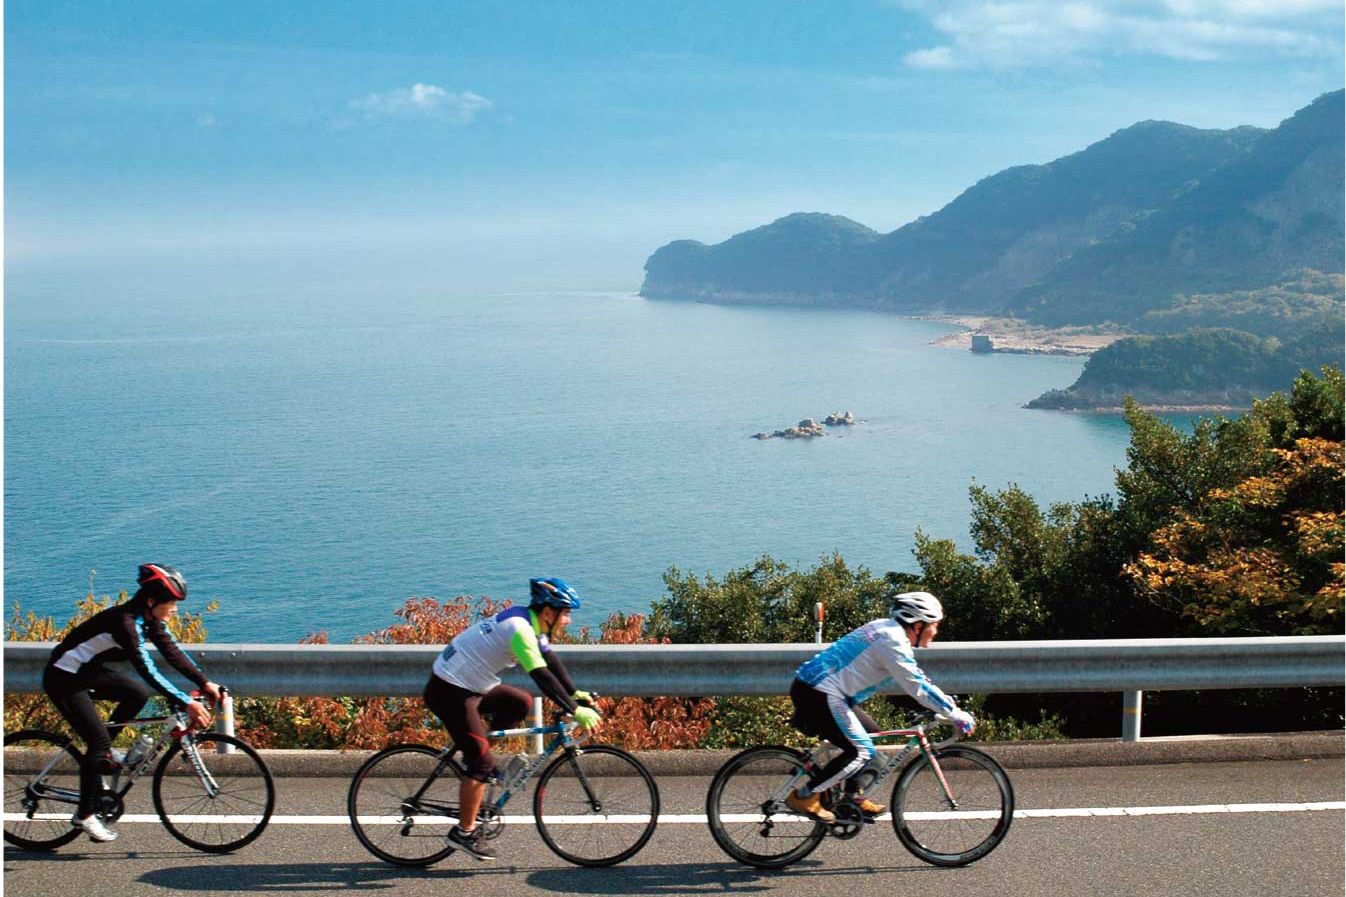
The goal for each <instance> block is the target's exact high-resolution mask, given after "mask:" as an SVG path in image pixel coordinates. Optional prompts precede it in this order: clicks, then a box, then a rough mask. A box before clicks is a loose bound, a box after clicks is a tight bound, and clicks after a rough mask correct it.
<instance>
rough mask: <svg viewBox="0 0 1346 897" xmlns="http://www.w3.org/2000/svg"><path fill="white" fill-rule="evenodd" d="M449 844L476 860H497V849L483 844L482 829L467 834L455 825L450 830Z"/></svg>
mask: <svg viewBox="0 0 1346 897" xmlns="http://www.w3.org/2000/svg"><path fill="white" fill-rule="evenodd" d="M449 843H450V844H452V845H453V846H454V847H456V848H458V849H459V850H461V851H463V852H464V853H466V854H470V855H471V856H472V857H473V858H474V859H478V860H493V859H495V849H494V848H492V847H491V846H489V845H487V844H484V843H482V840H481V830H480V829H473V830H472V831H470V832H465V831H463V830H462V829H460V828H459V827H458V826H456V825H455V826H454V827H453V828H452V829H450V830H449Z"/></svg>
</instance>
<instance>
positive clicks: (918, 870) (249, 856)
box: [4, 759, 1346, 897]
mask: <svg viewBox="0 0 1346 897" xmlns="http://www.w3.org/2000/svg"><path fill="white" fill-rule="evenodd" d="M1011 776H1012V778H1013V780H1014V785H1015V789H1016V792H1017V797H1018V807H1019V809H1020V810H1021V811H1023V810H1035V809H1036V810H1061V809H1064V808H1099V809H1110V808H1154V807H1163V808H1166V810H1165V811H1164V812H1162V813H1154V812H1150V813H1140V812H1139V811H1137V812H1136V814H1135V815H1091V816H1062V815H1059V814H1057V815H1050V814H1049V815H1045V816H1040V817H1033V816H1027V817H1024V816H1021V817H1019V818H1016V819H1015V821H1014V824H1013V826H1012V828H1011V830H1010V833H1009V836H1008V837H1007V838H1006V840H1005V841H1004V843H1003V844H1001V846H1000V847H999V848H998V849H997V850H996V851H995V852H994V853H992V854H991V855H990V856H989V857H987V858H986V859H984V860H981V861H980V862H978V863H975V864H973V865H971V866H968V867H965V868H962V869H939V868H935V867H933V866H928V865H925V864H924V863H922V862H920V861H919V860H917V859H916V858H915V857H913V856H911V855H910V854H908V853H907V852H906V851H905V850H904V849H903V848H902V846H901V845H900V844H899V843H898V841H897V839H896V838H895V837H894V835H893V831H892V827H891V825H889V824H888V823H886V822H885V823H879V824H877V825H874V826H871V827H869V828H868V829H867V830H866V831H865V832H863V833H862V834H861V835H860V836H859V837H857V838H855V839H854V840H851V841H844V842H843V841H837V840H834V839H828V840H827V841H825V842H824V843H823V844H822V845H821V846H820V847H819V849H818V850H817V851H816V852H815V853H814V854H812V855H811V856H810V857H808V858H807V859H806V860H804V861H803V862H801V863H799V864H798V865H796V866H794V867H791V868H789V869H786V870H783V871H779V872H763V871H760V870H755V869H750V868H747V867H744V866H740V865H738V864H737V863H734V862H733V861H731V860H730V859H729V858H728V857H726V856H725V855H724V854H723V853H721V852H720V850H719V848H718V847H717V846H716V845H715V843H714V842H713V841H712V840H711V837H710V834H709V832H708V831H707V829H706V827H705V825H704V824H701V823H690V822H684V823H666V824H661V825H660V827H659V829H658V831H656V832H655V835H654V838H653V839H652V840H651V842H650V843H649V844H648V845H647V846H646V848H645V849H644V850H643V851H642V852H641V853H640V854H638V855H637V856H636V857H634V858H633V859H631V860H630V861H628V862H627V863H625V864H623V865H620V866H616V867H613V868H609V869H598V870H590V869H581V868H577V867H574V866H571V865H569V864H568V863H565V862H564V861H562V860H560V859H559V858H557V857H556V856H554V855H553V854H552V853H551V852H550V851H549V850H547V848H546V847H545V846H544V845H543V844H542V842H541V839H540V838H539V837H538V835H537V833H536V831H535V830H534V829H533V828H532V826H531V825H515V826H509V827H508V828H507V829H506V831H505V832H504V834H503V835H502V836H501V838H500V839H499V840H497V841H496V842H495V843H496V845H497V848H498V850H499V852H500V856H501V859H500V860H498V861H497V862H495V863H493V864H485V863H478V862H476V861H474V860H472V859H471V858H468V857H464V856H462V855H461V854H455V855H453V856H450V857H449V858H447V859H445V860H444V861H442V862H441V863H439V864H437V865H435V866H432V867H430V868H427V869H405V868H397V867H393V866H388V865H385V864H384V863H382V862H380V861H378V860H377V859H375V858H374V857H372V856H370V855H369V854H367V853H366V852H365V851H364V849H363V848H362V847H361V846H360V844H359V843H358V842H357V841H356V840H355V838H354V836H353V835H352V834H351V832H350V829H349V828H348V826H347V824H346V823H345V821H344V819H343V818H335V817H340V816H341V814H342V813H343V807H344V799H345V791H346V787H347V782H346V781H345V780H340V779H303V778H279V779H277V786H278V789H279V794H278V801H277V808H276V814H277V817H278V818H277V821H275V822H273V823H272V825H271V826H270V827H269V828H268V829H267V830H266V832H265V833H263V835H262V837H261V838H260V839H259V840H258V841H257V842H255V843H254V844H252V845H250V846H249V847H246V848H244V849H243V850H241V851H239V852H238V853H236V854H232V855H226V856H210V855H205V854H200V853H196V852H195V851H192V850H189V849H186V848H185V847H183V846H182V845H180V844H178V842H176V841H174V840H173V839H172V838H171V837H170V836H169V835H168V834H167V833H166V832H165V831H164V829H163V828H162V827H161V826H160V825H159V824H158V823H157V822H144V823H135V822H122V823H119V824H118V826H117V828H118V829H119V830H120V832H121V838H120V840H118V841H116V842H114V843H112V844H93V843H90V842H89V841H87V840H80V841H76V842H74V843H72V844H70V845H67V846H66V847H63V848H61V849H60V850H58V851H56V852H55V853H50V854H34V853H28V852H25V851H22V850H17V849H14V848H11V847H10V846H8V845H6V847H5V863H4V886H5V888H6V890H7V891H8V893H9V894H12V895H21V897H70V895H76V894H78V895H84V894H99V895H110V897H120V895H135V897H139V895H155V894H202V895H228V894H285V895H294V897H305V895H326V894H328V893H330V892H332V891H334V890H338V889H344V890H358V891H365V892H369V893H374V894H377V893H382V892H389V893H391V892H393V891H394V890H395V892H396V893H397V894H398V895H399V897H402V895H407V897H416V895H425V897H430V895H434V897H443V895H445V894H447V893H453V892H454V890H456V889H460V888H464V887H471V888H472V893H473V894H474V895H483V897H492V895H510V897H517V895H521V894H600V895H601V894H622V895H625V894H633V895H646V894H649V895H681V894H721V893H731V894H732V893H745V894H756V893H771V894H780V895H783V897H784V895H800V897H813V895H818V894H824V893H826V894H832V895H847V897H868V895H884V897H889V895H893V894H898V893H902V894H910V893H917V892H920V893H923V894H929V895H955V894H956V895H960V897H962V895H968V894H995V895H1019V894H1034V895H1037V894H1058V893H1069V894H1081V895H1119V897H1120V895H1126V897H1133V895H1135V894H1136V893H1137V892H1140V893H1145V894H1182V895H1226V894H1227V895H1238V897H1247V895H1248V894H1259V895H1267V894H1272V895H1276V894H1292V895H1295V897H1312V895H1332V897H1340V895H1341V894H1342V893H1343V890H1344V889H1346V881H1344V877H1346V876H1344V873H1343V866H1344V864H1346V856H1344V855H1343V854H1344V850H1343V840H1344V835H1346V822H1344V819H1346V814H1344V813H1343V811H1342V810H1341V809H1339V808H1333V809H1305V810H1298V811H1291V810H1288V809H1285V808H1282V809H1280V810H1274V811H1272V810H1268V809H1265V808H1263V809H1256V808H1251V807H1245V808H1243V809H1244V811H1242V812H1216V811H1215V810H1216V809H1217V807H1216V806H1212V805H1251V804H1269V803H1274V804H1280V805H1295V804H1312V803H1322V802H1334V803H1337V804H1338V805H1339V804H1340V802H1341V801H1342V800H1343V796H1344V795H1343V791H1344V788H1343V761H1342V760H1341V759H1329V760H1302V761H1261V762H1246V763H1202V764H1177V765H1167V766H1149V767H1134V766H1133V767H1124V768H1121V767H1095V768H1072V769H1019V770H1012V771H1011ZM706 784H707V779H706V778H704V777H672V776H666V777H661V778H660V780H659V785H660V792H661V796H662V799H663V813H664V814H686V815H696V814H700V813H702V812H704V808H703V802H704V796H705V788H706ZM511 809H516V808H513V807H512V808H511ZM127 812H128V813H132V814H140V813H147V814H148V813H152V812H153V810H152V809H151V808H150V806H149V788H148V786H147V785H146V786H145V787H141V788H139V789H137V791H133V792H132V794H131V801H130V804H129V806H128V810H127ZM284 817H329V819H328V820H327V821H325V822H323V823H315V822H312V821H294V822H283V821H281V819H283V818H284Z"/></svg>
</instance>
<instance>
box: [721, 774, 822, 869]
mask: <svg viewBox="0 0 1346 897" xmlns="http://www.w3.org/2000/svg"><path fill="white" fill-rule="evenodd" d="M803 765H804V761H803V758H802V757H801V756H800V755H799V754H797V753H796V752H795V751H792V750H790V749H788V748H774V747H764V748H754V749H752V750H749V751H744V752H743V753H741V754H739V755H738V756H736V757H732V758H730V760H729V762H727V763H726V764H725V765H724V766H723V767H721V769H720V771H719V772H718V773H716V774H715V778H714V779H713V780H712V781H711V785H710V791H709V794H708V795H707V798H706V816H707V819H708V820H709V823H710V831H711V834H712V835H713V836H714V838H715V841H716V843H717V844H719V845H720V847H721V848H723V849H724V851H725V853H727V854H729V855H730V856H731V857H733V858H734V859H736V860H738V861H739V862H741V863H747V864H749V865H752V866H761V867H767V868H774V867H778V866H785V865H788V864H790V863H793V862H797V861H798V860H800V859H802V858H803V857H805V856H807V855H808V854H809V853H810V852H812V851H813V849H814V848H816V847H817V846H818V844H819V842H821V841H822V839H823V836H824V834H825V830H824V829H823V827H822V826H821V825H819V824H818V823H816V822H815V821H814V820H812V819H808V818H806V817H802V816H798V815H796V814H795V813H793V812H791V811H790V810H789V808H787V807H786V806H785V805H784V804H783V803H781V804H777V803H776V802H775V798H776V796H777V794H778V793H779V792H780V791H781V790H782V789H783V788H784V786H785V785H786V784H787V783H788V782H790V781H791V780H792V779H794V778H795V777H796V776H797V775H798V774H799V771H800V770H801V769H803Z"/></svg>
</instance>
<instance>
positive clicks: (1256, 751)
mask: <svg viewBox="0 0 1346 897" xmlns="http://www.w3.org/2000/svg"><path fill="white" fill-rule="evenodd" d="M972 744H973V745H974V746H975V747H978V748H981V749H982V750H985V751H986V752H987V753H988V754H991V755H992V756H994V757H995V758H996V759H997V760H999V761H1000V762H1001V763H1002V764H1003V765H1004V766H1005V767H1006V768H1009V769H1054V768H1063V767H1072V766H1151V765H1159V764H1166V763H1227V762H1233V761H1244V760H1306V759H1324V758H1334V757H1343V756H1346V733H1343V732H1342V731H1336V730H1333V731H1327V732H1292V733H1287V734H1281V735H1188V736H1175V737H1168V738H1143V739H1141V740H1140V741H1139V742H1123V741H1119V740H1116V739H1110V738H1099V739H1078V740H1072V741H1017V742H1015V741H1004V742H984V743H977V742H972ZM373 753H374V752H373V751H300V750H264V751H262V752H261V754H262V756H263V758H265V760H266V765H267V766H268V767H269V768H270V769H271V772H272V774H273V775H276V776H296V777H298V776H307V777H314V778H349V777H351V776H353V775H354V774H355V772H356V770H358V769H359V768H360V766H361V764H363V763H364V762H365V761H366V760H368V759H369V758H370V757H371V756H372V755H373ZM633 753H634V754H635V755H636V756H637V757H639V758H640V760H641V762H642V763H644V764H645V765H646V766H647V767H648V768H649V770H650V772H651V773H653V774H654V775H656V776H711V775H714V774H715V771H716V770H718V769H719V768H720V766H721V765H722V764H723V763H724V762H725V761H726V760H728V759H729V758H730V757H732V756H733V755H734V754H736V753H738V751H737V750H705V751H634V752H633Z"/></svg>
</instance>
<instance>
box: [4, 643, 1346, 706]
mask: <svg viewBox="0 0 1346 897" xmlns="http://www.w3.org/2000/svg"><path fill="white" fill-rule="evenodd" d="M52 647H53V643H51V642H6V643H5V670H4V674H5V675H4V691H5V692H6V693H9V694H16V693H32V692H37V691H40V690H41V687H42V683H41V677H42V668H43V666H44V665H45V664H46V660H47V657H48V655H49V654H50V653H51V649H52ZM820 647H821V646H819V645H815V644H789V645H561V646H557V647H556V648H555V650H556V651H557V652H558V653H560V654H561V656H562V657H564V658H565V663H566V667H567V669H568V670H569V671H570V672H571V675H572V677H573V678H574V679H575V681H576V682H578V683H581V684H582V685H583V687H584V688H586V689H588V690H591V691H596V692H600V693H602V694H607V695H682V696H692V695H783V694H785V693H786V691H787V690H788V688H789V684H790V680H791V677H792V676H793V673H794V670H795V668H796V667H798V666H799V664H801V663H803V662H804V661H805V660H807V659H808V658H810V657H812V656H813V655H814V654H815V653H816V652H817V651H818V650H819V649H820ZM183 648H184V649H186V650H187V652H188V653H189V654H190V655H191V656H192V657H193V658H195V659H196V661H197V662H198V663H200V664H201V666H202V667H203V668H204V669H205V670H206V671H207V672H208V673H209V674H210V677H211V678H212V679H213V680H215V681H217V682H222V683H224V684H226V685H228V686H229V687H230V688H231V689H233V690H234V691H235V692H237V693H238V694H239V695H247V696H252V695H257V696H274V697H316V696H343V695H344V696H350V697H367V696H385V695H391V696H417V695H420V694H421V692H422V690H423V689H424V688H425V683H426V680H427V678H428V677H429V675H430V665H431V663H432V662H433V661H434V658H435V656H436V655H437V654H438V653H439V651H440V648H439V647H438V646H433V645H262V644H209V643H206V644H201V645H183ZM916 657H917V660H918V661H919V663H920V664H921V666H922V668H923V669H925V671H926V672H927V673H929V674H930V678H931V679H933V680H934V681H935V682H937V683H938V684H939V685H940V687H941V688H943V689H944V690H945V691H948V692H951V693H954V694H967V693H969V692H1004V693H1025V692H1113V691H1123V692H1125V691H1132V692H1138V691H1185V690H1196V689H1216V688H1290V687H1296V686H1304V685H1327V686H1332V685H1335V686H1340V685H1343V684H1346V636H1340V635H1328V636H1292V637H1283V638H1281V637H1273V638H1210V639H1120V640H1088V641H1037V642H961V643H959V642H953V643H948V644H943V645H935V646H932V647H930V648H927V649H924V650H921V651H917V652H916ZM164 666H166V665H164ZM166 672H171V670H166ZM504 679H505V681H507V682H513V683H515V684H519V685H524V686H526V685H527V684H528V681H529V680H528V679H527V677H526V676H523V675H521V674H519V673H518V671H517V670H511V671H510V672H509V673H508V674H507V675H506V676H505V677H504Z"/></svg>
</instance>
